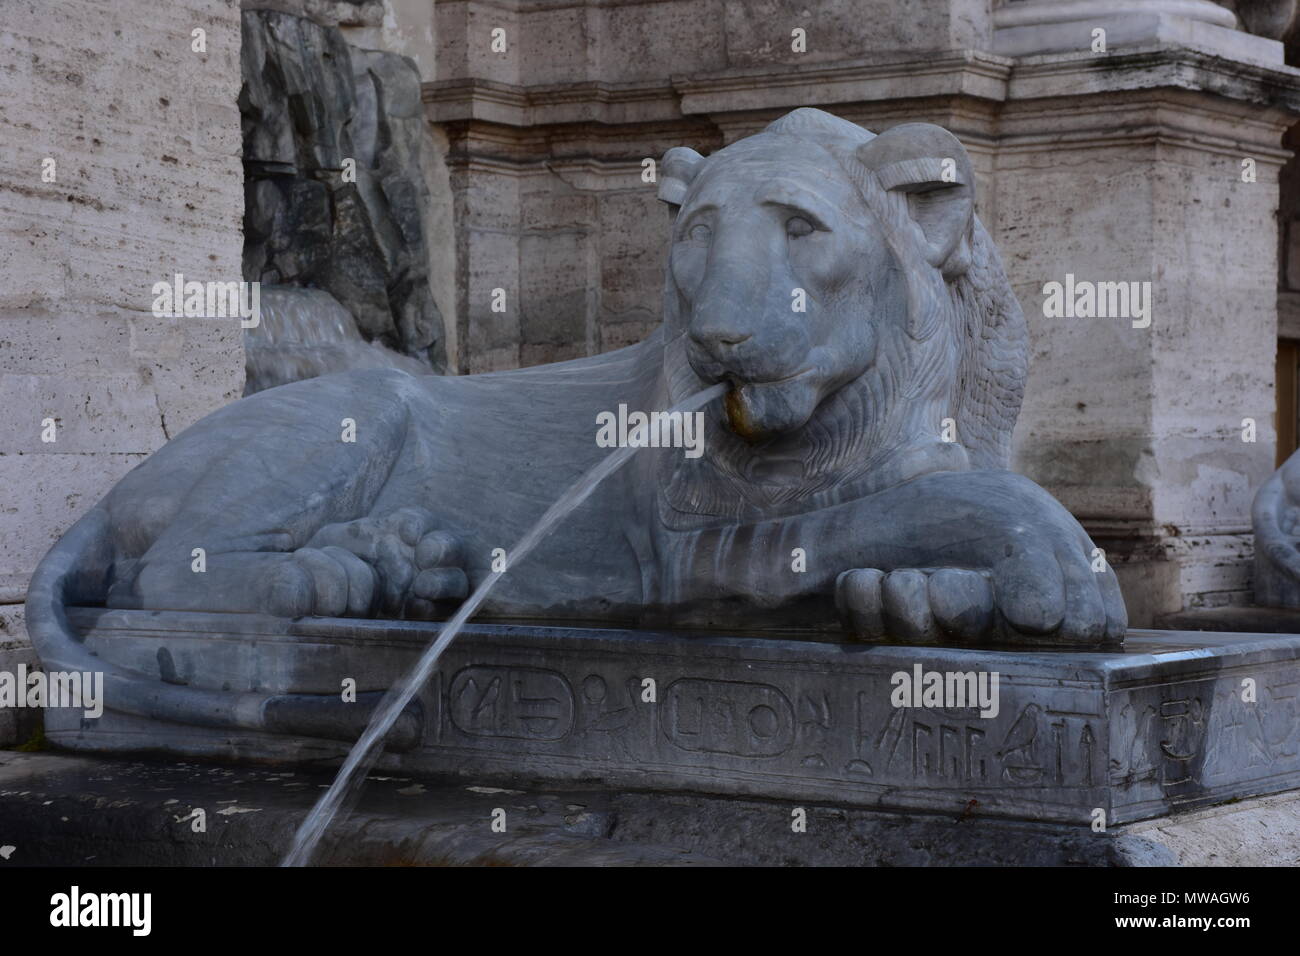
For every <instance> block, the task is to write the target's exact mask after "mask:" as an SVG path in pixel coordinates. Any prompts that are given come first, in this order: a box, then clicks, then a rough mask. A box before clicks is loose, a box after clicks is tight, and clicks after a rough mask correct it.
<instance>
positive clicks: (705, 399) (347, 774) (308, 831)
mask: <svg viewBox="0 0 1300 956" xmlns="http://www.w3.org/2000/svg"><path fill="white" fill-rule="evenodd" d="M726 390H727V385H726V384H725V383H719V384H717V385H714V386H712V387H710V388H706V389H705V390H704V391H702V392H696V393H695V394H694V395H692V396H690V397H689V398H687V399H685V400H683V401H681V402H679V403H678V404H677V405H675V406H673V408H672V409H671V410H670V414H671V413H672V412H681V413H683V414H685V413H687V412H691V411H694V410H696V409H698V408H702V407H703V406H704V405H706V404H708V403H709V402H710V401H712V400H713V399H715V398H717V397H719V396H720V395H722V393H723V392H725V391H726ZM636 451H637V448H635V447H631V446H625V447H622V448H616V449H614V451H613V452H611V453H610V454H609V455H608V456H607V457H606V458H604V459H602V460H601V461H599V462H597V463H596V464H595V465H594V466H593V467H592V468H591V469H590V470H589V471H587V472H586V473H585V474H584V475H582V477H580V478H579V479H578V480H577V481H575V482H574V483H573V484H572V485H570V486H569V488H568V490H567V491H565V492H564V494H563V495H561V496H560V498H559V500H558V501H556V502H555V504H553V505H551V507H550V508H548V509H547V510H546V513H545V514H544V515H542V517H541V518H540V519H539V520H538V522H537V524H535V525H533V527H532V528H531V529H530V530H529V531H528V533H527V534H525V535H524V536H523V538H521V539H520V540H519V543H518V544H516V545H515V546H514V548H513V549H512V550H511V551H510V553H509V554H507V555H506V562H505V568H506V570H505V571H493V572H491V573H490V574H489V575H488V576H487V577H485V578H484V579H483V580H482V581H480V582H479V585H478V587H476V588H475V589H474V592H473V593H472V594H471V595H470V596H469V597H468V598H467V599H466V601H465V603H464V604H462V605H461V606H460V608H459V609H458V610H457V611H456V613H455V615H453V616H452V617H451V619H450V620H448V621H447V622H446V623H445V624H443V626H442V629H441V630H440V631H439V632H438V637H437V638H436V639H435V640H434V641H433V642H432V643H431V644H430V645H429V646H428V647H427V648H425V650H424V653H423V654H422V655H421V656H420V659H419V661H417V662H416V664H415V666H414V667H413V668H411V670H410V671H409V672H408V673H407V674H406V676H405V677H403V678H402V679H401V680H400V681H398V682H397V683H396V684H394V685H393V686H392V687H391V688H389V690H388V693H387V694H385V695H384V697H383V699H382V700H381V701H380V702H379V706H378V707H376V708H375V712H374V714H373V715H372V716H371V718H370V723H369V724H368V725H367V726H366V729H365V732H364V733H362V735H361V737H360V738H359V739H358V740H357V742H356V743H355V744H354V745H353V747H352V750H351V751H350V752H349V753H348V756H347V759H346V760H344V761H343V766H342V767H340V768H339V772H338V776H336V777H335V778H334V782H333V783H332V784H330V787H329V789H328V790H326V791H325V793H324V794H322V795H321V798H320V799H319V800H318V801H317V802H316V806H315V807H313V808H312V811H311V813H309V814H308V815H307V817H306V819H305V820H303V822H302V824H301V825H300V826H299V827H298V832H297V833H296V834H295V835H294V839H293V846H292V847H291V848H290V850H289V853H288V855H287V856H285V858H284V861H283V862H282V863H281V864H280V865H281V866H306V865H307V864H308V863H310V862H311V858H312V854H313V853H315V851H316V847H317V845H318V844H319V843H320V840H321V837H323V836H324V835H325V831H326V830H327V829H329V826H330V824H331V823H332V822H333V821H334V818H335V816H337V815H338V812H339V810H340V809H341V808H342V807H343V806H344V805H345V804H347V802H348V801H349V799H350V798H351V797H352V796H353V795H355V793H356V792H357V791H358V790H359V789H360V787H361V785H362V784H363V783H364V782H365V779H366V773H367V771H368V770H369V769H370V767H371V765H372V764H373V763H374V762H375V759H376V758H377V757H378V756H379V753H380V751H381V750H382V747H383V741H384V738H385V737H386V736H387V735H388V732H389V731H390V730H391V729H392V728H393V724H394V723H395V722H396V721H397V718H398V717H399V716H400V715H401V713H402V710H403V709H404V708H405V707H406V705H407V704H409V703H410V702H411V699H412V698H413V697H414V696H415V695H416V694H417V693H418V692H419V690H420V688H422V687H423V686H424V685H425V684H426V683H428V681H429V678H430V677H431V676H433V671H434V669H435V668H436V667H437V665H438V659H439V658H440V657H441V656H442V652H443V651H445V650H446V649H447V646H448V645H449V644H451V642H452V641H453V640H455V639H456V635H457V634H458V633H460V630H461V628H462V627H464V626H465V622H466V621H468V620H469V619H470V618H471V617H472V616H473V615H474V612H475V611H477V610H478V608H479V606H480V605H481V604H482V603H483V601H484V599H485V598H486V597H487V596H488V593H489V592H490V591H491V590H492V588H493V586H495V585H496V583H497V581H498V580H499V579H500V578H501V577H502V576H503V575H505V574H508V573H510V571H511V570H513V569H514V568H515V567H516V566H517V565H518V563H519V562H520V561H522V560H523V559H524V557H525V556H527V554H528V552H530V551H532V550H533V548H534V547H536V546H537V543H538V542H539V541H541V540H542V539H543V538H544V537H546V535H547V534H548V533H549V532H550V531H551V530H552V529H553V528H554V527H555V526H556V525H557V524H559V522H560V521H562V520H563V519H564V518H565V516H566V515H568V514H569V513H570V512H571V511H573V510H574V509H575V508H577V507H578V506H579V505H581V504H582V503H583V502H584V501H586V500H587V498H588V496H590V495H591V493H592V492H593V491H595V490H596V486H597V485H599V484H600V483H601V482H602V481H604V480H605V479H606V478H608V477H609V476H610V475H612V474H613V473H614V472H616V471H618V469H619V468H621V467H622V466H623V465H624V464H626V463H627V461H628V459H630V458H631V457H632V456H633V455H634V454H635V453H636Z"/></svg>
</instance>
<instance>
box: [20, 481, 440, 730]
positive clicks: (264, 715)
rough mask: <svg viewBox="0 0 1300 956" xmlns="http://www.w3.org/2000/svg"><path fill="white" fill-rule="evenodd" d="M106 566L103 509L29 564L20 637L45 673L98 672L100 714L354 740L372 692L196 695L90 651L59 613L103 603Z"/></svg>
mask: <svg viewBox="0 0 1300 956" xmlns="http://www.w3.org/2000/svg"><path fill="white" fill-rule="evenodd" d="M112 562H113V538H112V526H111V522H110V519H109V515H108V512H107V511H106V510H105V509H104V508H103V507H102V506H98V507H96V508H95V509H94V510H92V511H91V512H89V513H88V514H86V515H85V516H84V517H82V518H81V520H80V521H78V522H77V523H76V524H74V525H73V526H72V527H71V528H70V529H68V532H67V533H66V534H64V535H63V537H62V538H60V539H59V541H58V542H57V543H56V544H55V545H54V547H53V548H51V549H50V551H49V553H48V554H46V555H45V558H44V559H43V560H42V561H41V563H40V564H39V565H38V566H37V568H36V572H35V573H34V574H33V575H32V580H31V584H30V585H29V587H28V590H27V632H28V634H29V635H30V636H31V639H32V644H33V645H34V646H35V648H36V653H37V655H38V656H39V657H40V659H41V663H42V665H43V666H44V667H45V669H46V671H56V670H57V671H77V672H83V673H85V672H92V673H101V674H103V677H104V685H103V686H104V706H105V707H106V708H107V709H108V710H113V711H116V712H119V713H124V714H131V715H133V716H136V717H144V718H147V719H150V720H159V721H166V722H169V723H177V724H184V725H191V726H201V727H211V728H217V729H224V730H252V731H262V732H268V733H275V734H295V735H302V736H308V737H318V738H323V739H327V740H354V739H356V738H357V737H358V736H360V733H361V731H362V730H363V729H364V727H365V724H366V722H367V721H368V719H369V716H370V712H371V710H372V708H373V707H374V706H375V705H376V704H377V703H378V698H379V697H380V694H379V693H371V694H359V695H358V700H357V703H356V704H344V703H343V702H342V700H341V699H340V698H339V697H337V696H333V695H323V696H322V695H310V694H259V693H248V692H243V693H239V692H225V691H214V690H204V689H201V688H196V687H188V686H184V685H180V684H171V683H165V682H163V681H161V680H158V679H157V678H154V677H152V676H150V675H148V674H144V673H141V672H139V671H134V670H131V669H129V668H125V667H121V666H119V665H117V664H114V663H112V662H110V661H106V660H105V659H103V658H102V657H100V656H98V655H97V654H95V653H94V652H93V651H92V650H90V649H89V648H88V647H87V646H86V645H85V643H84V642H83V641H82V640H81V639H80V638H79V637H78V636H77V635H76V633H75V632H74V630H73V628H72V625H71V622H70V621H69V620H68V614H67V608H69V607H73V606H78V605H95V604H102V603H103V601H104V599H105V597H106V595H107V592H108V582H109V578H110V575H111V572H112ZM358 705H360V706H358ZM420 723H421V721H420V719H419V715H418V711H415V710H412V711H409V712H408V713H406V714H404V715H403V718H402V720H401V721H399V722H398V724H397V726H396V727H394V730H393V733H392V734H391V735H390V736H389V738H388V748H389V749H390V750H406V749H410V747H412V746H414V745H415V743H416V742H417V741H418V739H419V725H420Z"/></svg>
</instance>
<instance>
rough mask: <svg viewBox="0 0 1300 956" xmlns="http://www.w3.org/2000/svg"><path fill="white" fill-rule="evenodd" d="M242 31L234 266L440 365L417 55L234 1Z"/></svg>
mask: <svg viewBox="0 0 1300 956" xmlns="http://www.w3.org/2000/svg"><path fill="white" fill-rule="evenodd" d="M243 36H244V45H243V51H242V52H243V56H242V64H243V76H244V86H243V89H242V91H241V93H240V99H239V103H240V109H241V111H242V113H243V121H244V162H245V167H246V169H247V171H248V180H247V182H246V215H245V220H244V227H245V228H244V232H245V247H244V273H245V277H246V278H247V279H248V280H250V281H263V282H269V283H280V284H288V285H296V286H314V287H317V288H322V289H325V290H327V291H328V292H330V293H331V294H332V295H333V296H334V298H335V299H336V300H338V301H339V302H340V303H342V305H343V306H344V307H345V308H346V309H347V310H348V311H349V313H351V315H352V316H353V318H354V319H355V321H356V325H357V328H358V329H359V330H360V331H361V333H362V335H363V336H364V337H365V338H366V339H367V340H372V341H377V342H379V343H381V344H383V345H385V346H387V347H389V348H391V349H393V350H395V351H398V352H401V353H403V354H406V355H410V356H412V357H414V358H417V359H418V360H420V361H422V362H424V363H425V364H426V365H427V366H428V367H430V368H431V369H434V370H438V371H441V370H442V369H443V368H445V366H446V348H445V342H446V334H445V332H444V330H443V320H442V315H441V313H440V312H439V310H438V306H437V304H436V302H435V301H434V298H433V292H432V289H431V287H430V279H429V262H430V255H429V250H428V242H429V228H428V227H429V225H430V221H431V220H430V216H431V215H432V213H431V211H430V209H429V206H430V203H431V199H430V195H429V189H428V186H427V184H426V180H425V170H424V164H425V163H426V162H427V160H425V159H424V158H423V154H425V153H427V152H428V151H429V150H430V149H431V143H430V140H429V133H428V130H427V129H426V124H425V120H424V117H423V114H422V112H421V110H420V77H419V74H418V73H417V72H416V69H415V67H414V65H413V64H412V63H411V62H410V61H409V60H406V59H405V58H403V57H400V56H397V55H395V54H391V53H385V52H379V51H365V50H357V49H355V48H354V47H351V46H349V45H348V43H347V42H346V41H345V40H344V39H343V36H342V34H341V33H340V32H339V30H338V29H337V28H336V27H333V26H322V25H320V24H319V23H317V22H315V21H313V20H309V19H304V18H302V17H298V16H293V15H290V14H286V13H282V12H277V11H268V10H253V11H245V13H244V14H243ZM354 174H355V175H354Z"/></svg>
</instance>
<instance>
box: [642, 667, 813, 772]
mask: <svg viewBox="0 0 1300 956" xmlns="http://www.w3.org/2000/svg"><path fill="white" fill-rule="evenodd" d="M660 713H661V715H662V716H661V726H662V727H663V732H664V736H666V737H667V738H668V739H669V740H670V741H671V742H672V743H673V744H675V745H676V746H678V747H681V748H682V749H683V750H690V751H702V752H704V753H722V754H732V755H734V756H737V757H774V756H776V755H777V754H780V753H784V752H785V751H786V750H788V749H789V747H790V745H791V744H792V743H794V730H795V721H794V708H793V707H792V706H791V705H790V700H789V698H787V697H786V696H785V694H783V693H781V691H779V690H778V689H777V688H775V687H772V686H770V685H768V684H750V683H742V682H740V681H710V680H698V679H695V678H683V679H681V680H678V681H674V682H673V683H672V684H671V685H670V686H669V687H668V690H667V691H666V693H665V695H664V703H663V707H662V709H661V711H660Z"/></svg>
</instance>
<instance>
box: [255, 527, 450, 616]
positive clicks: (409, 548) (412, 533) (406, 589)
mask: <svg viewBox="0 0 1300 956" xmlns="http://www.w3.org/2000/svg"><path fill="white" fill-rule="evenodd" d="M435 524H436V519H435V518H434V516H433V515H432V514H431V513H429V512H428V511H426V510H425V509H423V508H401V509H399V510H397V511H394V512H392V513H390V514H387V515H383V516H380V517H368V518H358V519H357V520H355V521H344V522H339V523H337V524H330V525H326V526H325V527H323V528H321V529H320V530H319V531H317V532H316V534H315V535H313V536H312V538H311V540H310V541H308V542H307V545H306V546H305V547H303V548H299V549H298V550H297V551H295V552H293V554H292V555H291V559H290V560H289V561H288V562H286V563H285V564H284V565H282V566H281V567H279V568H277V569H276V570H275V571H274V572H272V574H271V575H270V576H269V577H268V580H267V591H268V601H269V607H270V608H271V610H272V613H276V614H282V615H285V616H289V617H299V616H302V615H304V614H316V615H326V616H331V617H337V616H343V615H347V616H350V617H368V616H370V615H372V614H374V613H375V612H378V613H380V614H384V615H388V616H394V617H408V618H420V619H427V618H431V617H435V616H437V614H438V611H439V608H438V607H437V603H438V602H442V601H448V600H459V599H463V598H464V597H465V596H466V595H467V594H468V593H469V580H468V578H467V577H466V576H465V571H464V569H463V568H462V567H461V566H460V562H461V559H462V548H461V544H460V541H459V540H458V539H457V538H456V537H455V535H452V534H449V533H448V532H446V531H444V530H441V529H438V528H436V527H435Z"/></svg>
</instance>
